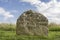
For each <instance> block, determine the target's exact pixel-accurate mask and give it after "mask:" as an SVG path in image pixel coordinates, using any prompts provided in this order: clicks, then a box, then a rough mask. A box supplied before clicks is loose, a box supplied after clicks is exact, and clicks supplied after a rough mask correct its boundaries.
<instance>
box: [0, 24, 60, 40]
mask: <svg viewBox="0 0 60 40" xmlns="http://www.w3.org/2000/svg"><path fill="white" fill-rule="evenodd" d="M0 40H60V26H59V25H58V26H56V25H51V26H49V33H48V36H47V37H41V36H26V35H16V26H15V24H0Z"/></svg>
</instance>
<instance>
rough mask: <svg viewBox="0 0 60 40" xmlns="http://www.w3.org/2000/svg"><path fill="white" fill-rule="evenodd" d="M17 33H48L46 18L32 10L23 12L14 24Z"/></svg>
mask: <svg viewBox="0 0 60 40" xmlns="http://www.w3.org/2000/svg"><path fill="white" fill-rule="evenodd" d="M16 34H17V35H39V36H41V35H48V19H47V18H46V17H45V16H43V15H42V14H40V13H37V12H34V11H32V10H29V11H26V12H24V13H23V14H22V15H21V16H20V17H19V18H18V19H17V25H16Z"/></svg>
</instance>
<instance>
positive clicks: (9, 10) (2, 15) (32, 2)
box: [0, 0, 60, 23]
mask: <svg viewBox="0 0 60 40" xmlns="http://www.w3.org/2000/svg"><path fill="white" fill-rule="evenodd" d="M29 9H32V10H35V11H38V12H40V13H42V14H43V15H45V16H46V17H47V18H48V20H49V22H55V23H60V0H0V23H3V22H4V23H16V20H17V18H18V17H19V16H20V15H21V14H22V13H23V12H24V11H26V10H29Z"/></svg>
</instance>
